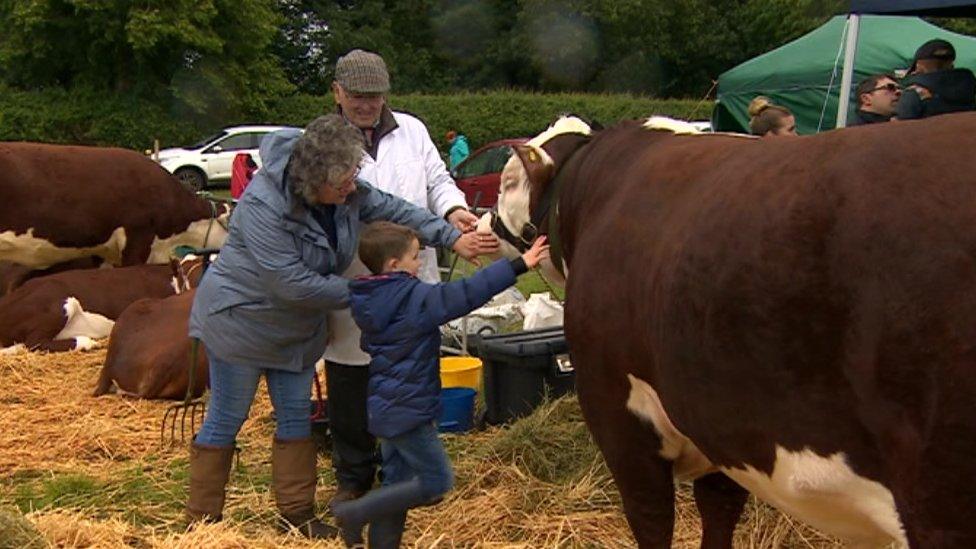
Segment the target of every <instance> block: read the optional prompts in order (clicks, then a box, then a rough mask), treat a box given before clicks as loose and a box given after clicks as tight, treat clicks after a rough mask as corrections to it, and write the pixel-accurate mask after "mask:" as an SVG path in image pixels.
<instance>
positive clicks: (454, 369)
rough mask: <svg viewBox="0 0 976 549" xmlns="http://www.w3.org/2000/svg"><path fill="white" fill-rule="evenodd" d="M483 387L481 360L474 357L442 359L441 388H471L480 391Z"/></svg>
mask: <svg viewBox="0 0 976 549" xmlns="http://www.w3.org/2000/svg"><path fill="white" fill-rule="evenodd" d="M480 385H481V359H479V358H475V357H473V356H450V357H443V358H441V386H443V387H445V388H446V387H470V388H472V389H474V390H478V387H479V386H480Z"/></svg>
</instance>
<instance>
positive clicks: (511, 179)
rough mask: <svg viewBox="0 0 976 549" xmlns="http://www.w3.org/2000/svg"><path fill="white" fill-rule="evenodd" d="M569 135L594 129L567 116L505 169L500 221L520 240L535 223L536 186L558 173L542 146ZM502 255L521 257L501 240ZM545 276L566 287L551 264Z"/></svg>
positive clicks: (545, 263) (544, 264)
mask: <svg viewBox="0 0 976 549" xmlns="http://www.w3.org/2000/svg"><path fill="white" fill-rule="evenodd" d="M567 133H576V134H584V135H588V134H590V133H591V129H590V126H589V125H588V124H587V123H586V122H583V121H582V120H580V119H579V118H577V117H575V116H564V117H562V118H560V119H559V120H557V121H556V122H555V123H554V124H553V125H552V126H550V127H549V128H548V129H546V131H544V132H542V133H541V134H539V135H537V136H536V137H534V138H532V139H531V140H529V142H528V143H526V144H525V145H520V146H516V153H515V154H513V155H512V157H511V158H509V159H508V162H507V163H506V164H505V167H504V168H503V169H502V173H501V181H500V184H499V196H498V206H497V207H498V217H499V219H500V220H501V222H502V223H503V224H504V225H505V227H506V228H507V229H508V231H509V232H510V233H512V234H514V235H518V236H521V235H523V234H524V233H523V230H524V229H525V228H526V227H527V226H529V225H530V224H531V221H532V204H531V197H532V190H533V186H535V185H539V186H543V185H546V184H548V183H549V179H550V178H551V177H552V174H553V173H555V171H556V168H557V166H556V165H555V162H554V161H553V159H552V157H551V156H549V153H547V152H546V150H545V149H543V147H542V146H543V145H544V144H546V143H548V142H549V140H551V139H553V138H554V137H556V136H559V135H561V134H567ZM526 244H531V243H526ZM501 253H502V255H504V256H505V257H508V258H514V257H517V256H518V255H519V254H520V252H519V251H518V249H516V247H515V246H514V245H512V244H511V243H510V242H507V241H506V240H504V239H501ZM562 267H563V272H568V271H567V268H566V265H565V264H563V265H562ZM542 272H543V276H545V277H546V278H547V279H549V280H550V281H552V282H553V283H555V284H558V285H565V283H566V280H565V278H563V276H562V275H560V274H559V272H558V271H557V270H556V269H555V268H554V267H553V265H552V263H551V262H550V261H549V260H545V261H543V262H542Z"/></svg>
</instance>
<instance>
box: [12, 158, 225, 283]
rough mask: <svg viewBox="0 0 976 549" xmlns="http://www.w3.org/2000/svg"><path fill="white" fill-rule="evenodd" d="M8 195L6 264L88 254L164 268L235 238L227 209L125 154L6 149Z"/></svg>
mask: <svg viewBox="0 0 976 549" xmlns="http://www.w3.org/2000/svg"><path fill="white" fill-rule="evenodd" d="M0 196H2V197H3V199H2V200H0V261H12V262H14V263H19V264H21V265H26V266H28V267H31V268H33V269H45V268H47V267H49V266H51V265H55V264H58V263H63V262H65V261H70V260H72V259H76V258H79V257H86V256H98V257H101V258H103V259H104V260H105V261H106V262H107V263H111V264H113V265H117V266H119V265H137V264H140V263H154V264H161V263H166V262H167V261H168V260H169V255H170V253H171V252H172V250H173V248H174V247H176V246H179V245H183V244H185V245H189V246H195V247H204V248H206V247H218V246H220V245H221V244H222V243H223V241H224V239H225V238H226V235H227V231H226V229H225V226H226V218H227V216H228V213H227V208H226V206H220V207H215V206H213V205H212V204H211V203H209V202H208V201H206V200H204V199H203V198H200V197H198V196H195V195H194V194H193V193H192V192H190V191H189V190H188V189H186V188H185V187H183V186H182V185H181V184H180V183H179V181H177V180H176V179H175V178H174V177H173V176H172V175H170V174H169V173H168V172H166V170H164V169H163V168H162V167H160V166H159V165H158V164H156V163H155V162H153V161H152V160H150V159H149V158H146V157H145V156H143V155H141V154H138V153H136V152H133V151H129V150H124V149H116V148H99V147H75V146H62V145H46V144H39V143H0Z"/></svg>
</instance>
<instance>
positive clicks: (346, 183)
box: [330, 167, 359, 191]
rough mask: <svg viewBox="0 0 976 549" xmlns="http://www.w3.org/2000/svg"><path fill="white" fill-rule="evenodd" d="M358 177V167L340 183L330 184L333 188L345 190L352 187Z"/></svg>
mask: <svg viewBox="0 0 976 549" xmlns="http://www.w3.org/2000/svg"><path fill="white" fill-rule="evenodd" d="M357 177H359V168H358V167H357V168H356V170H355V171H354V172H352V175H350V176H349V177H347V178H345V179H343V180H342V181H340V182H338V183H330V185H332V188H333V189H336V190H339V191H341V190H344V189H346V188H348V187H350V186H351V185H353V184H354V183H356V178H357Z"/></svg>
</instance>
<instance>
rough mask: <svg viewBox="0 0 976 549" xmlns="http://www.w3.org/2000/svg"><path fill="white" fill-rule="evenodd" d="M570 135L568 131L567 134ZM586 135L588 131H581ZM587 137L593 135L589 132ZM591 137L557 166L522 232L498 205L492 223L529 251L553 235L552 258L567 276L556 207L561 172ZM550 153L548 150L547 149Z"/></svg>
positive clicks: (521, 248) (516, 246) (510, 241)
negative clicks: (507, 220)
mask: <svg viewBox="0 0 976 549" xmlns="http://www.w3.org/2000/svg"><path fill="white" fill-rule="evenodd" d="M563 135H566V134H563ZM578 135H585V134H578ZM585 137H587V138H588V137H590V136H588V135H585ZM588 141H589V139H586V140H583V141H581V142H580V143H579V145H578V146H576V147H575V148H574V149H573V150H572V151H571V152H570V153H569V155H568V156H567V157H566V158H563V159H562V160H561V161H560V163H559V165H558V166H557V167H556V172H555V173H554V174H553V176H552V178H551V179H550V181H549V184H548V185H546V188H545V190H544V191H543V192H542V197H541V198H540V199H539V201H538V203H537V204H536V205H535V207H534V208H533V209H532V210H531V212H530V216H529V222H528V223H526V224H525V225H523V226H522V230H521V231H520V234H518V235H516V234H514V233H513V232H512V231H511V230H509V228H508V227H507V226H506V225H505V223H504V222H503V221H502V218H501V216H500V215H498V204H495V207H494V208H493V209H492V211H491V214H492V222H491V228H492V230H493V231H494V232H495V234H497V235H498V236H500V237H501V238H503V239H504V240H506V241H507V242H509V243H510V244H512V245H513V246H515V248H516V249H518V250H519V251H520V252H525V251H526V250H528V249H529V248H530V247H531V246H532V243H533V242H534V241H535V239H536V238H537V237H538V236H539V235H546V236H548V237H549V258H550V260H551V261H552V265H553V267H554V268H555V269H556V271H558V272H559V274H560V275H562V276H564V277H565V276H566V273H565V272H563V257H562V255H563V254H562V240H561V239H560V238H559V209H558V207H557V206H556V201H557V199H558V196H559V192H558V187H560V185H559V183H560V177H559V176H560V175H561V174H562V169H563V167H564V166H565V165H566V164H567V163H568V162H569V160H570V158H572V157H573V155H575V154H576V152H577V151H579V150H580V149H581V148H582V147H583V145H584V144H585V143H587V142H588ZM547 143H548V141H547V142H546V143H544V144H543V145H542V147H541V148H542V149H543V150H546V146H545V145H546V144H547ZM547 152H548V151H547Z"/></svg>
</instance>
